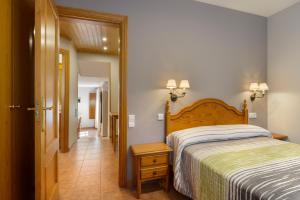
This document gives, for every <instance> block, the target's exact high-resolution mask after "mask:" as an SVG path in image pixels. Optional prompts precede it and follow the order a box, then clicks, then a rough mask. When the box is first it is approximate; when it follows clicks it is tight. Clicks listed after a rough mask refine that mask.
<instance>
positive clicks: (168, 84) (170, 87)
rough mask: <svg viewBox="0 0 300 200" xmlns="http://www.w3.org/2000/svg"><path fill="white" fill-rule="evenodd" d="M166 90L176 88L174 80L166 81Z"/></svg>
mask: <svg viewBox="0 0 300 200" xmlns="http://www.w3.org/2000/svg"><path fill="white" fill-rule="evenodd" d="M167 88H168V89H175V88H177V84H176V81H175V80H174V79H170V80H168V83H167Z"/></svg>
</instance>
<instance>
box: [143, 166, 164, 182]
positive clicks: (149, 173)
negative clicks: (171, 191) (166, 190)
mask: <svg viewBox="0 0 300 200" xmlns="http://www.w3.org/2000/svg"><path fill="white" fill-rule="evenodd" d="M167 172H168V167H167V166H165V167H157V168H149V169H142V170H141V178H142V179H149V178H156V177H160V176H166V175H167Z"/></svg>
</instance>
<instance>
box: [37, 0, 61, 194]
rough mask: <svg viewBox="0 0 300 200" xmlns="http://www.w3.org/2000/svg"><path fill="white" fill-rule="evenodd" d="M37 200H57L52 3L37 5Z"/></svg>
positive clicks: (55, 52)
mask: <svg viewBox="0 0 300 200" xmlns="http://www.w3.org/2000/svg"><path fill="white" fill-rule="evenodd" d="M35 27H36V35H35V36H36V37H35V42H36V49H35V60H36V65H35V67H36V76H35V78H36V80H35V84H36V85H35V101H36V105H37V107H38V111H39V114H38V115H39V116H38V117H37V120H36V123H35V128H36V129H35V130H36V140H35V147H36V149H35V153H36V157H35V160H36V200H52V199H57V198H58V196H57V194H58V192H57V185H58V149H59V141H58V106H57V105H58V80H57V78H58V39H59V38H58V37H59V36H58V17H57V14H56V11H55V8H54V5H53V4H52V0H37V1H36V26H35Z"/></svg>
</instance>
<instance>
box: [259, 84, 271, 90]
mask: <svg viewBox="0 0 300 200" xmlns="http://www.w3.org/2000/svg"><path fill="white" fill-rule="evenodd" d="M259 90H261V91H268V90H269V87H268V85H267V83H261V84H259Z"/></svg>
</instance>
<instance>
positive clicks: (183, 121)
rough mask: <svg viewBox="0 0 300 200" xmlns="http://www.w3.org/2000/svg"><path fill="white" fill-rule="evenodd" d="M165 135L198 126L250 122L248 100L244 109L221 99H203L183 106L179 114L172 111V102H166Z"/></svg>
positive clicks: (244, 104)
mask: <svg viewBox="0 0 300 200" xmlns="http://www.w3.org/2000/svg"><path fill="white" fill-rule="evenodd" d="M165 116H166V119H165V135H166V136H168V135H169V134H171V133H172V132H174V131H178V130H182V129H187V128H193V127H197V126H210V125H226V124H248V108H247V102H246V100H244V103H243V106H242V111H239V110H238V109H236V108H235V107H233V106H230V105H228V104H226V103H225V102H224V101H222V100H219V99H201V100H199V101H197V102H195V103H193V104H192V105H190V106H187V107H185V108H183V109H182V110H181V111H179V112H178V113H177V114H174V115H172V114H171V112H170V102H169V101H167V103H166V112H165Z"/></svg>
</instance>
